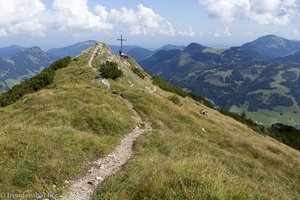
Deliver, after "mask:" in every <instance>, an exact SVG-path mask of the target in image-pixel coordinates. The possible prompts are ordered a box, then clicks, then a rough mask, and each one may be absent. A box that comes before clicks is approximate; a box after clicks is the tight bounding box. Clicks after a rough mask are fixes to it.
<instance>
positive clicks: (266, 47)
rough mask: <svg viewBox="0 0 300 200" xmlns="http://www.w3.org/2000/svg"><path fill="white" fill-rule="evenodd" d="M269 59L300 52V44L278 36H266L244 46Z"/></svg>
mask: <svg viewBox="0 0 300 200" xmlns="http://www.w3.org/2000/svg"><path fill="white" fill-rule="evenodd" d="M242 47H243V48H245V49H248V50H251V51H254V52H257V53H259V54H261V55H264V56H267V57H269V58H276V57H283V56H286V55H289V54H292V53H294V52H296V51H299V50H300V42H299V41H295V40H288V39H285V38H282V37H278V36H276V35H265V36H262V37H259V38H257V39H256V40H254V41H252V42H248V43H246V44H244V45H243V46H242Z"/></svg>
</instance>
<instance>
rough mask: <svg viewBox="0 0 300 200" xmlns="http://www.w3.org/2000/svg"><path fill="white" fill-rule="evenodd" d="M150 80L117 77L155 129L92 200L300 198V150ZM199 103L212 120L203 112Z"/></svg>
mask: <svg viewBox="0 0 300 200" xmlns="http://www.w3.org/2000/svg"><path fill="white" fill-rule="evenodd" d="M129 81H130V83H133V86H132V87H129V85H130V83H129ZM146 86H147V87H150V80H149V79H146V80H145V81H144V80H142V79H137V78H135V79H133V76H132V75H130V76H128V75H127V76H125V77H123V78H121V79H120V80H118V81H117V82H113V87H112V88H113V90H115V91H122V94H123V95H124V96H126V97H127V98H128V99H129V100H130V101H132V103H133V105H134V106H135V108H136V109H137V110H138V111H139V112H140V114H141V115H142V116H143V117H144V118H145V119H146V120H149V121H151V122H152V123H153V125H154V128H155V129H154V131H153V132H152V133H148V134H146V135H144V136H142V137H140V138H139V139H138V141H137V143H136V145H135V152H136V153H135V157H134V158H133V159H132V160H131V161H130V163H129V164H128V166H127V167H126V169H125V170H124V171H122V172H121V173H119V174H117V175H116V176H114V177H112V178H111V179H110V180H108V181H106V182H105V184H104V185H103V186H102V187H101V188H99V189H98V192H97V194H96V195H95V197H94V199H95V200H96V199H97V200H98V199H299V198H300V165H299V164H300V153H299V152H297V151H295V150H293V149H291V148H289V147H287V146H285V145H283V144H281V143H279V142H277V141H275V140H273V139H272V138H269V137H266V136H262V135H259V134H257V133H255V132H253V131H252V130H250V129H249V128H247V127H246V126H245V125H243V124H240V123H238V122H236V121H234V120H233V119H231V118H229V117H226V116H223V115H221V114H220V113H218V112H216V111H214V110H210V109H208V108H205V106H203V105H201V104H198V103H196V102H194V101H192V100H191V99H189V98H186V99H183V98H180V99H181V102H182V103H183V105H182V106H177V105H175V104H173V103H172V102H171V101H170V100H168V97H169V96H170V95H171V94H170V93H167V92H164V91H161V90H160V89H158V90H157V92H155V93H149V92H147V90H145V87H146ZM152 87H153V86H152ZM201 108H205V109H208V110H209V113H210V116H209V118H204V117H202V116H200V115H199V114H198V111H199V110H200V109H201ZM202 128H204V130H205V131H206V132H205V131H203V130H202Z"/></svg>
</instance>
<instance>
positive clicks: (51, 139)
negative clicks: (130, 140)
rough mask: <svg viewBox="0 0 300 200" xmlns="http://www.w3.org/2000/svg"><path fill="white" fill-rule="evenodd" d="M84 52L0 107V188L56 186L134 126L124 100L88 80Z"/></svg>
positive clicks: (105, 151) (42, 189) (89, 73)
mask: <svg viewBox="0 0 300 200" xmlns="http://www.w3.org/2000/svg"><path fill="white" fill-rule="evenodd" d="M88 54H89V53H87V54H85V55H83V56H81V57H80V59H79V60H77V61H73V62H72V63H71V64H70V66H69V67H67V68H65V69H62V70H59V71H58V72H57V74H56V77H55V81H54V83H53V84H52V85H51V86H50V87H49V88H47V89H44V90H42V91H40V92H37V93H35V94H30V95H27V96H25V97H24V98H23V99H22V100H21V101H19V102H17V103H16V104H14V105H11V106H8V107H6V108H1V109H0V125H1V127H0V133H1V134H0V160H1V162H0V191H1V192H20V191H21V192H25V191H26V192H45V191H54V192H62V189H63V187H64V184H63V183H64V181H65V180H70V179H72V178H74V177H76V176H78V174H80V172H81V171H82V170H83V169H85V168H87V167H88V166H87V164H88V161H92V160H94V159H97V158H99V157H102V156H104V155H106V154H108V153H109V152H110V151H112V150H113V149H114V147H115V146H116V145H118V142H119V141H120V139H121V138H122V137H123V136H124V135H125V134H127V133H128V132H129V131H130V130H131V129H132V128H133V127H134V125H135V120H134V119H133V118H132V115H133V113H132V111H131V110H130V109H129V108H127V106H126V105H125V104H124V102H122V101H120V100H119V99H116V98H115V97H114V96H113V95H112V94H111V93H110V92H107V91H105V90H104V89H103V88H101V87H100V86H99V84H97V83H92V80H93V79H94V75H93V72H92V70H91V69H90V68H88V67H87V59H88V58H89V55H88ZM53 184H54V185H56V187H55V188H53V187H52V185H53Z"/></svg>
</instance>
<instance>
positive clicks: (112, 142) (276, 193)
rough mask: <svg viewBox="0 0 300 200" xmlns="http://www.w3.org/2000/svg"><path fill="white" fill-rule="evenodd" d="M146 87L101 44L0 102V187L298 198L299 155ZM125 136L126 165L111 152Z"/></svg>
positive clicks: (119, 195)
mask: <svg viewBox="0 0 300 200" xmlns="http://www.w3.org/2000/svg"><path fill="white" fill-rule="evenodd" d="M210 52H211V50H210ZM219 53H220V52H219ZM183 56H184V55H183ZM211 56H215V53H212V55H211ZM187 59H188V58H187ZM205 59H207V58H206V57H205ZM110 62H115V63H117V66H118V69H119V70H121V71H122V74H123V75H122V76H120V77H118V78H116V79H115V80H113V79H104V78H102V77H101V76H99V71H98V70H99V69H100V71H101V70H103V69H104V68H103V66H105V65H107V64H109V63H110ZM55 66H56V65H55ZM154 83H155V82H154V81H153V79H152V78H151V77H150V76H149V75H148V74H146V73H145V72H144V71H143V69H142V68H141V67H140V66H139V65H137V64H136V63H135V62H134V60H131V59H128V60H124V59H121V58H119V57H118V56H116V55H115V54H113V53H112V52H111V51H110V50H109V48H108V46H107V45H105V44H102V43H97V44H95V45H94V46H92V47H91V48H89V49H88V50H86V51H85V52H83V53H82V54H81V55H80V56H79V57H77V58H74V59H72V61H71V62H70V64H69V65H68V66H66V67H64V68H57V69H56V71H55V76H54V78H53V82H52V83H51V84H50V85H48V86H47V87H45V88H44V89H41V90H39V91H38V92H35V93H30V94H27V95H25V96H23V97H21V99H20V100H19V101H18V102H16V103H14V104H12V105H10V106H7V107H4V108H0V124H1V126H0V160H1V162H0V169H1V170H0V191H2V192H3V193H5V194H6V193H8V192H11V191H18V192H20V193H22V192H24V193H34V192H37V193H42V192H47V193H49V192H50V193H51V194H53V195H54V196H55V197H60V196H61V197H60V198H61V199H73V200H74V199H75V200H76V199H80V197H82V195H85V194H87V195H88V196H87V198H83V199H94V200H96V199H280V200H282V199H299V198H300V153H299V151H296V150H294V149H292V148H290V147H288V146H286V145H284V144H282V143H280V142H278V141H276V140H274V139H272V138H270V137H269V136H267V135H261V134H259V133H257V132H255V131H253V130H252V129H250V128H248V126H246V125H245V124H241V123H240V122H237V121H236V120H234V119H233V118H231V117H228V116H225V115H223V114H221V113H220V112H218V111H217V110H214V109H211V108H209V107H207V106H205V105H204V104H203V103H201V101H195V100H193V99H192V98H191V97H182V96H179V95H177V94H174V93H171V92H167V91H165V90H162V89H161V88H160V87H159V85H154ZM168 87H172V86H168ZM201 109H205V110H207V111H208V113H209V116H208V117H206V116H203V115H200V114H199V111H200V110H201ZM149 125H150V126H151V129H147V127H148V128H149ZM146 129H147V130H148V131H145V130H146ZM135 134H140V136H139V137H138V135H135ZM133 137H137V138H136V141H135V142H134V145H133V152H134V153H133V154H132V156H133V157H132V158H131V159H130V160H127V161H125V163H126V165H124V160H118V159H119V158H120V157H119V156H120V155H119V153H120V152H121V153H122V152H123V149H127V148H131V147H132V142H133V141H134V140H135V139H133V140H130V141H128V140H127V139H128V138H129V139H130V138H133ZM122 138H123V139H122ZM124 139H125V140H124ZM120 141H121V142H120ZM119 143H120V146H119V147H118V148H117V146H118V144H119ZM124 145H125V146H124ZM110 152H113V153H110ZM123 153H124V152H123ZM121 155H122V154H121ZM127 156H128V155H127V154H126V156H123V157H121V158H127ZM130 157H131V156H129V157H128V159H129V158H130ZM121 158H120V159H121ZM99 159H100V160H99ZM107 163H112V165H110V164H107ZM120 163H123V164H120ZM114 167H116V168H114ZM119 170H121V171H119ZM114 173H116V174H115V175H113V174H114ZM99 174H100V175H99ZM86 178H89V179H86ZM82 180H83V182H82ZM104 180H105V182H103V181H104ZM77 186H78V187H77ZM96 188H98V189H97V190H96V192H95V189H96ZM89 194H93V195H92V196H91V195H89ZM69 197H72V198H69ZM73 197H74V198H73Z"/></svg>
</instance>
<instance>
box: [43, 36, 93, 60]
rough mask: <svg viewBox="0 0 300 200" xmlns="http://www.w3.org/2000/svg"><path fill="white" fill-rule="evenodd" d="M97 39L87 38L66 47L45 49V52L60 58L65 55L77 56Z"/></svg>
mask: <svg viewBox="0 0 300 200" xmlns="http://www.w3.org/2000/svg"><path fill="white" fill-rule="evenodd" d="M96 42H97V41H95V40H88V41H84V42H78V43H76V44H73V45H69V46H66V47H61V48H54V49H50V50H48V51H47V53H49V54H52V55H55V56H58V57H60V58H62V57H65V56H72V57H74V56H77V55H79V54H80V53H81V52H82V51H84V50H85V49H87V48H89V47H90V46H92V45H94V44H95V43H96Z"/></svg>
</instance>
